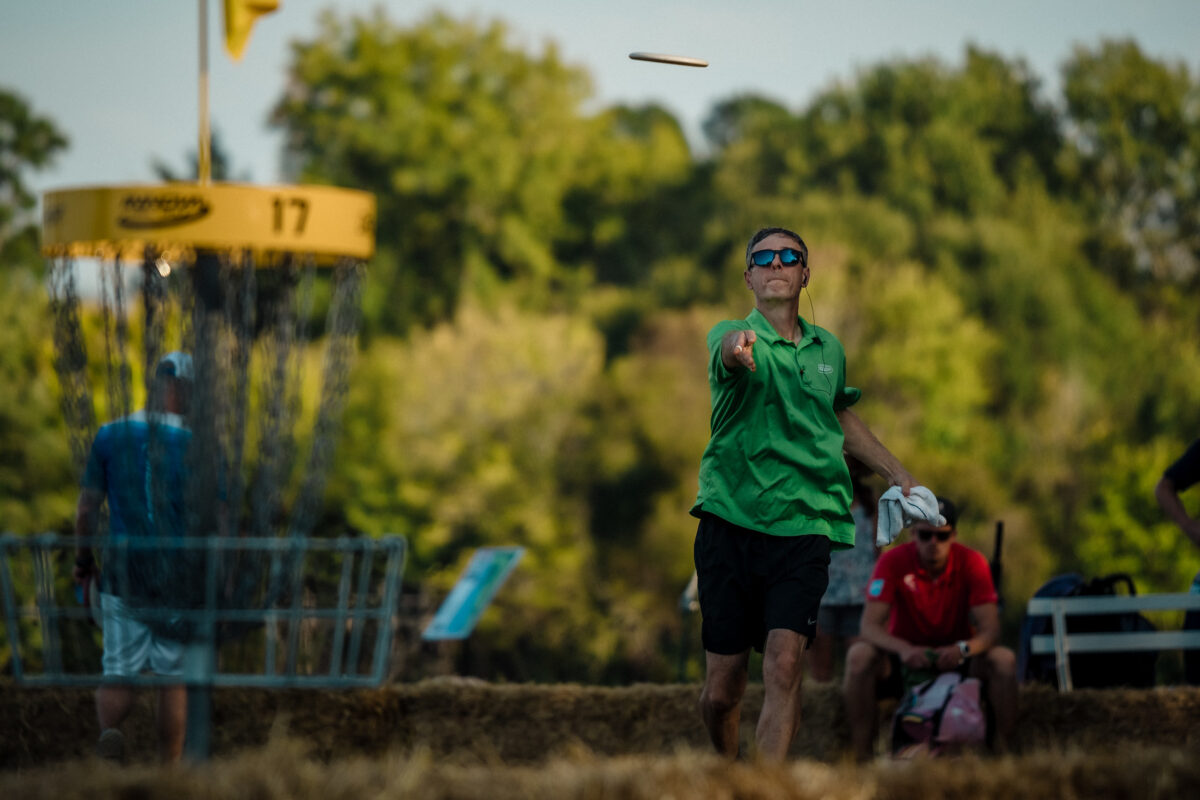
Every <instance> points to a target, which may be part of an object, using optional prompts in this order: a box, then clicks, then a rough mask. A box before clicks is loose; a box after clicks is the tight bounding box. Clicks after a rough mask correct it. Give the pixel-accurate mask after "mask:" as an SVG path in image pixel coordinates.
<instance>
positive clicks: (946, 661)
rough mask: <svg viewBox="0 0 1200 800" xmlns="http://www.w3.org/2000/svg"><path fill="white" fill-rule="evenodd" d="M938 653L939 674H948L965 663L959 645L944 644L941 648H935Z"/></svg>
mask: <svg viewBox="0 0 1200 800" xmlns="http://www.w3.org/2000/svg"><path fill="white" fill-rule="evenodd" d="M933 652H935V653H937V668H938V671H939V672H946V671H947V670H952V669H955V668H956V667H958V665H959V664H961V663H962V662H963V657H962V653H961V652H959V650H958V645H957V644H944V645H942V646H941V647H938V648H935V649H934V651H933Z"/></svg>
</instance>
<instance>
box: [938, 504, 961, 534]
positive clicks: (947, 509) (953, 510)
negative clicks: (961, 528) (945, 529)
mask: <svg viewBox="0 0 1200 800" xmlns="http://www.w3.org/2000/svg"><path fill="white" fill-rule="evenodd" d="M937 504H938V513H939V514H941V515H942V516H943V517H945V518H946V524H947V525H949V526H950V527H951V528H957V527H958V506H956V505H954V501H953V500H951V499H949V498H946V497H938V499H937Z"/></svg>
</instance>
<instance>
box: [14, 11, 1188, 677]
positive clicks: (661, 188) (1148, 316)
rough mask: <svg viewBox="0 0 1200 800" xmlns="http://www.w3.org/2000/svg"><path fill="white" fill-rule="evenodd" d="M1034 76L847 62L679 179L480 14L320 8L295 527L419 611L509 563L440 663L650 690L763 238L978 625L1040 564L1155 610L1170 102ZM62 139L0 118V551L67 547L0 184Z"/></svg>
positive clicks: (664, 144) (1176, 305)
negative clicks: (350, 549)
mask: <svg viewBox="0 0 1200 800" xmlns="http://www.w3.org/2000/svg"><path fill="white" fill-rule="evenodd" d="M1061 79H1062V89H1063V92H1062V96H1061V97H1059V98H1049V97H1047V96H1045V94H1044V93H1043V90H1042V88H1041V85H1040V80H1039V78H1038V76H1036V75H1033V74H1031V72H1030V71H1029V69H1028V67H1027V66H1026V65H1025V64H1024V63H1023V62H1022V61H1020V60H1009V59H1006V58H1004V57H1002V56H1000V55H997V54H995V53H990V52H987V51H984V50H980V49H977V48H974V47H968V48H967V49H966V50H965V53H964V56H963V59H962V62H961V63H959V64H946V63H942V62H939V61H936V60H916V61H893V62H886V63H881V64H878V65H875V66H873V67H870V68H867V69H864V70H862V71H861V72H859V73H858V74H857V75H854V76H847V77H846V78H845V79H844V80H843V81H841V82H839V83H838V84H836V85H833V86H831V87H829V88H828V89H827V90H826V91H824V92H823V93H822V94H820V95H819V96H818V97H816V98H815V99H814V100H813V101H812V102H811V103H809V104H808V105H807V106H806V107H803V108H799V109H792V108H788V107H786V106H785V105H783V104H781V103H779V102H778V101H776V100H773V99H772V98H770V97H767V96H757V95H746V96H739V97H732V98H729V99H728V100H726V101H724V102H722V103H720V104H718V105H717V106H716V107H715V108H713V109H712V111H711V113H710V115H709V117H708V119H707V121H706V122H705V124H704V135H705V142H704V146H703V147H702V148H701V149H700V151H699V152H697V151H695V150H693V149H692V147H691V145H690V144H689V142H688V140H687V138H686V137H685V135H684V133H683V130H682V128H681V126H680V124H679V122H678V121H677V120H676V119H675V118H674V117H673V116H672V115H671V114H670V113H669V112H668V111H667V110H665V109H663V108H660V107H657V106H653V105H649V106H639V107H628V106H616V107H608V108H596V107H595V104H594V103H593V102H591V88H590V82H589V76H588V74H587V72H586V71H585V70H583V69H581V68H579V67H577V66H573V65H570V64H567V63H564V61H563V60H562V59H561V58H560V56H559V54H558V53H557V51H556V50H555V48H554V47H553V45H546V46H544V47H543V48H542V49H541V50H540V51H538V52H532V51H530V50H529V49H527V48H523V47H521V46H518V45H515V44H514V43H513V41H512V39H511V36H510V32H509V30H508V29H507V28H506V26H505V25H504V24H503V23H502V22H499V21H497V22H490V23H481V22H479V21H463V20H458V19H455V18H452V17H448V16H445V15H442V14H434V15H432V16H430V17H428V18H426V19H425V20H424V21H423V22H421V23H420V24H417V25H415V26H412V27H401V26H398V25H396V24H394V23H393V22H391V21H390V20H389V19H388V18H387V17H386V16H385V14H384V13H383V12H382V11H379V12H376V13H375V14H374V15H372V16H367V17H341V16H338V15H337V14H334V13H332V12H328V13H326V14H325V15H323V16H322V18H321V20H320V24H319V28H318V33H317V34H316V35H315V37H314V38H312V39H311V40H309V41H301V42H297V43H295V44H294V45H293V51H292V57H291V65H290V74H289V78H288V81H287V85H286V86H285V87H283V89H282V92H281V97H280V99H279V102H278V104H277V105H276V107H275V109H274V111H273V119H272V121H273V123H274V124H275V125H277V126H279V127H280V128H281V129H282V130H283V131H284V132H285V134H286V156H287V164H288V170H289V173H290V174H289V176H288V177H289V179H291V180H295V181H297V182H303V183H328V184H335V185H341V186H348V187H354V188H358V189H363V190H368V191H371V192H373V193H374V194H375V196H376V198H377V200H378V204H379V209H378V211H379V214H378V229H377V240H378V254H377V256H376V257H375V259H374V260H373V261H372V263H371V264H370V265H369V271H368V279H367V286H366V289H365V292H364V300H363V305H364V311H365V323H364V331H363V335H362V337H361V354H360V358H359V359H358V362H357V365H356V367H355V372H354V375H353V378H352V384H351V396H350V398H349V403H348V408H347V412H346V414H345V417H344V421H343V431H342V435H341V439H340V441H339V443H338V449H337V457H336V466H335V472H334V475H333V476H332V478H331V481H330V484H329V489H328V492H327V496H326V498H325V509H326V511H325V515H324V518H323V521H322V523H321V525H320V526H319V532H320V533H321V534H325V535H343V534H346V533H361V534H362V535H371V536H378V535H381V534H384V533H400V534H404V535H405V536H406V537H408V539H409V541H410V543H411V545H412V558H411V561H410V564H409V568H408V573H407V577H406V580H407V582H408V583H409V584H410V586H414V587H420V588H421V589H422V590H423V591H424V592H425V593H426V594H427V595H428V596H429V597H431V598H433V600H434V602H436V600H440V598H441V596H443V595H444V593H445V592H446V591H447V590H448V589H449V587H450V585H452V583H453V581H454V580H455V579H456V577H457V576H458V573H459V571H460V570H461V568H462V566H463V565H464V564H465V561H466V559H467V558H468V557H469V555H470V553H471V551H472V550H473V549H474V548H475V547H478V546H481V545H489V544H491V545H501V544H503V545H507V544H521V545H524V546H525V547H526V548H527V554H526V557H525V559H524V561H522V563H521V566H520V568H519V569H518V570H517V572H516V573H515V574H514V575H513V577H512V578H511V579H510V581H509V583H508V584H507V585H506V586H505V588H504V589H503V590H502V592H501V593H500V595H499V597H498V598H497V601H496V603H495V607H494V608H493V609H492V610H491V611H489V612H488V614H486V615H485V617H484V618H483V620H482V622H481V623H480V626H479V628H478V629H477V630H476V632H475V634H474V635H473V637H472V639H471V641H470V645H469V651H468V655H469V658H464V659H461V660H460V664H459V667H460V668H461V669H463V670H464V671H467V672H471V673H473V674H478V675H481V676H483V677H487V678H491V679H510V680H578V681H588V682H627V681H633V680H669V679H672V678H674V677H675V674H676V658H677V656H678V651H677V648H678V647H679V646H680V642H681V639H682V638H683V637H684V633H685V628H684V626H683V624H682V621H681V618H680V612H679V610H678V606H677V597H678V595H679V593H680V591H681V590H682V588H683V586H684V584H685V583H686V581H687V580H688V578H689V576H690V574H691V570H692V563H691V544H692V538H693V534H694V528H695V526H694V520H692V519H691V518H690V517H689V516H688V514H687V511H688V508H689V507H690V505H691V502H692V500H693V499H694V494H695V488H696V468H697V465H698V463H699V458H700V454H701V452H702V450H703V447H704V445H705V443H706V441H707V436H708V412H709V399H708V388H707V381H706V376H705V361H706V353H705V350H704V336H705V333H706V332H707V330H708V328H709V327H711V325H713V324H714V323H715V322H717V321H718V320H720V319H724V318H729V317H741V316H744V315H745V314H746V313H747V311H748V310H749V307H750V304H751V301H752V298H751V297H750V295H749V294H748V293H747V292H746V290H745V288H744V286H743V284H742V280H741V272H742V262H741V254H742V250H743V247H744V242H745V240H746V238H747V236H748V235H749V234H750V233H751V232H752V231H753V230H754V229H756V228H758V227H761V226H764V225H784V226H787V227H791V228H794V229H796V230H798V231H800V232H801V233H802V234H803V235H804V236H805V238H806V240H807V241H808V243H809V245H810V247H811V249H812V256H811V263H812V266H813V281H812V287H811V288H812V292H811V296H812V303H813V305H812V308H811V309H809V308H805V307H802V312H803V313H804V314H805V315H806V316H809V315H812V316H815V320H816V322H818V323H819V324H821V325H823V326H825V327H827V328H830V329H831V330H833V331H834V332H835V333H837V334H838V336H839V337H840V338H841V339H842V341H843V343H844V344H845V345H846V349H847V353H848V360H849V370H850V372H849V378H850V382H851V383H853V384H856V385H859V386H861V387H862V388H863V390H864V396H863V401H862V402H861V404H860V407H859V410H860V413H861V414H862V415H863V416H864V418H865V419H867V420H868V421H869V422H870V423H871V425H872V427H873V428H874V430H875V431H876V432H877V433H878V434H879V435H880V438H881V439H883V441H885V442H886V443H887V444H888V445H889V447H890V448H891V449H892V450H893V451H894V452H895V453H897V454H898V455H899V456H900V457H901V458H902V459H903V460H904V461H905V463H906V465H907V466H909V468H910V469H911V470H912V471H913V472H914V474H915V475H916V476H917V477H918V479H919V480H921V481H922V482H923V483H925V484H926V485H929V486H931V487H933V488H934V489H935V490H936V491H938V492H940V493H945V494H947V495H950V496H953V497H955V498H958V499H959V500H960V502H961V503H962V504H963V505H965V513H964V515H963V519H962V521H961V523H960V528H961V531H962V532H961V536H962V538H963V540H965V541H966V542H967V543H969V544H972V545H974V546H976V547H978V548H979V549H982V550H984V551H985V552H989V553H990V546H991V541H992V531H993V526H994V524H995V522H996V521H997V520H1003V521H1004V522H1005V525H1006V533H1007V538H1006V546H1005V552H1004V560H1005V564H1006V568H1007V569H1006V580H1005V585H1004V587H1003V588H1004V594H1005V596H1006V598H1007V600H1008V603H1007V606H1006V618H1007V621H1008V624H1009V629H1010V630H1011V629H1012V628H1013V627H1014V623H1015V622H1016V621H1017V620H1019V617H1020V612H1021V608H1022V606H1023V604H1024V601H1025V600H1026V599H1027V598H1028V597H1029V596H1030V595H1031V594H1032V592H1033V591H1034V590H1035V589H1036V588H1037V586H1038V585H1040V584H1041V583H1042V582H1043V581H1044V580H1045V579H1047V578H1048V577H1050V576H1051V575H1053V574H1055V573H1058V572H1062V571H1067V570H1078V571H1083V572H1085V573H1089V574H1090V573H1099V572H1107V571H1114V570H1125V571H1128V572H1130V573H1131V574H1133V576H1134V577H1135V579H1136V580H1137V581H1138V583H1139V586H1141V587H1142V588H1143V590H1144V591H1183V590H1184V587H1185V586H1187V583H1188V580H1189V579H1190V576H1191V574H1192V573H1193V572H1194V571H1195V570H1196V568H1197V566H1198V564H1200V557H1198V556H1197V554H1196V553H1195V552H1194V551H1193V550H1192V549H1191V548H1190V547H1189V546H1188V545H1187V543H1186V541H1185V540H1184V538H1183V537H1182V536H1180V535H1179V534H1178V532H1177V531H1176V530H1175V529H1174V528H1173V527H1172V526H1171V525H1169V524H1168V523H1166V522H1165V521H1164V520H1163V518H1162V516H1161V514H1160V512H1159V511H1158V508H1157V506H1156V504H1155V501H1154V498H1153V486H1154V483H1155V481H1156V480H1157V478H1158V476H1159V475H1160V474H1161V472H1162V470H1163V469H1164V468H1165V467H1166V466H1167V464H1168V463H1170V461H1171V460H1172V459H1173V458H1174V457H1175V456H1176V455H1178V454H1179V453H1180V452H1182V449H1183V448H1184V446H1185V445H1186V444H1187V443H1188V442H1189V441H1191V439H1192V438H1194V437H1196V436H1197V435H1200V380H1197V376H1200V338H1198V337H1197V332H1198V330H1200V303H1198V302H1197V301H1196V297H1197V290H1198V289H1200V183H1198V182H1197V178H1196V176H1197V174H1200V169H1198V168H1200V164H1198V163H1197V160H1198V157H1200V83H1198V81H1197V78H1196V76H1193V75H1191V74H1190V73H1189V71H1188V69H1187V68H1186V67H1185V66H1184V65H1181V64H1174V63H1163V62H1160V61H1156V60H1155V59H1153V58H1151V57H1149V56H1147V55H1146V54H1144V53H1143V52H1142V51H1141V50H1140V49H1139V48H1138V46H1137V45H1136V44H1135V43H1133V42H1129V41H1106V42H1101V43H1098V44H1097V45H1095V46H1093V47H1079V48H1078V49H1076V51H1075V52H1074V54H1073V55H1072V56H1071V57H1070V58H1069V59H1068V60H1067V62H1066V63H1065V64H1064V65H1063V66H1062V73H1061ZM66 146H68V145H67V142H66V141H65V139H64V137H63V136H62V135H61V134H60V133H58V132H57V131H56V129H55V127H54V123H53V121H52V120H48V119H44V118H41V117H39V116H38V115H37V113H36V112H35V110H34V109H33V108H32V107H31V105H30V102H29V101H27V100H25V99H24V98H20V97H16V96H14V95H13V94H11V93H7V92H4V91H3V90H2V89H0V259H2V262H3V269H0V316H2V324H0V381H2V382H3V384H4V386H5V387H6V389H5V391H4V392H3V393H0V453H2V454H3V457H2V458H0V518H2V519H3V527H4V528H5V529H7V530H11V531H15V532H20V533H31V532H37V531H42V530H49V529H53V530H61V531H66V530H68V529H69V527H70V520H71V516H72V513H73V506H74V500H75V491H76V490H75V482H76V476H75V475H73V474H72V468H71V466H70V455H69V448H68V443H67V436H66V433H65V430H64V428H63V425H62V422H61V420H60V417H59V408H58V403H57V386H56V383H55V379H54V371H53V368H52V359H53V353H52V349H51V344H50V341H51V335H50V333H51V326H52V320H51V319H50V314H49V312H48V309H47V301H46V293H45V290H44V288H43V286H42V283H41V281H42V275H43V267H42V264H41V260H40V258H39V256H38V255H37V240H38V231H37V227H36V225H35V224H34V221H33V220H32V219H31V218H30V214H31V210H32V208H33V207H34V198H33V197H32V196H31V195H30V193H29V191H28V190H27V189H26V188H25V185H24V184H23V175H25V174H27V172H28V171H30V170H35V169H38V168H39V167H42V166H44V165H46V164H47V163H49V162H50V161H51V160H52V159H53V157H54V155H55V153H56V152H59V151H61V150H62V149H63V148H64V147H66ZM234 156H236V154H234ZM158 171H159V173H160V174H161V175H164V176H165V177H169V176H170V175H169V170H167V169H166V168H164V167H162V166H161V165H159V167H158ZM97 346H98V345H97ZM879 488H882V487H879ZM696 647H697V645H696V642H695V639H694V635H693V639H692V649H693V650H695V649H696ZM693 655H695V654H693ZM688 669H689V670H690V672H689V675H690V676H692V677H695V676H697V675H698V674H699V670H700V664H699V661H698V660H697V659H695V658H693V659H692V661H691V662H690V664H689V667H688Z"/></svg>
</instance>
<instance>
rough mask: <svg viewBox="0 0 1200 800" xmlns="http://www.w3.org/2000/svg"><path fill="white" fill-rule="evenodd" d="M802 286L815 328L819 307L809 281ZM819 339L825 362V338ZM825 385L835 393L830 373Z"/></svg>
mask: <svg viewBox="0 0 1200 800" xmlns="http://www.w3.org/2000/svg"><path fill="white" fill-rule="evenodd" d="M802 288H803V289H804V294H805V296H807V297H808V319H809V321H810V322H811V323H812V326H813V327H814V328H815V327H817V309H816V308H814V307H813V299H812V292H810V291H809V290H808V284H807V283H806V284H804V286H803V287H802ZM817 341H819V342H820V343H821V361H822V362H824V361H825V340H824V339H818V340H817ZM822 374H824V373H822ZM825 385H826V386H828V387H829V393H830V394H833V383H832V382H831V381H830V380H829V376H828V375H825Z"/></svg>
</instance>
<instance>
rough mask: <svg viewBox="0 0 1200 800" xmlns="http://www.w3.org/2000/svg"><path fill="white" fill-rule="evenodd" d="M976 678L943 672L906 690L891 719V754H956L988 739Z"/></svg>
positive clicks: (901, 756) (898, 756)
mask: <svg viewBox="0 0 1200 800" xmlns="http://www.w3.org/2000/svg"><path fill="white" fill-rule="evenodd" d="M980 689H981V684H980V682H979V679H978V678H964V677H963V676H962V675H960V674H958V673H957V672H943V673H942V674H940V675H938V676H937V677H936V678H932V679H930V680H927V681H925V682H924V683H919V684H917V685H916V686H914V687H913V688H911V689H909V690H908V693H907V694H906V695H905V696H904V699H903V700H902V701H901V703H900V707H899V708H897V709H896V714H895V716H894V717H893V718H892V755H893V756H894V757H896V758H913V757H915V756H919V755H941V754H944V753H946V754H948V753H956V752H959V751H961V750H963V749H966V748H972V747H979V746H982V745H983V744H984V743H985V742H986V740H987V714H986V713H985V712H984V709H983V704H982V702H981V697H980Z"/></svg>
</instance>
